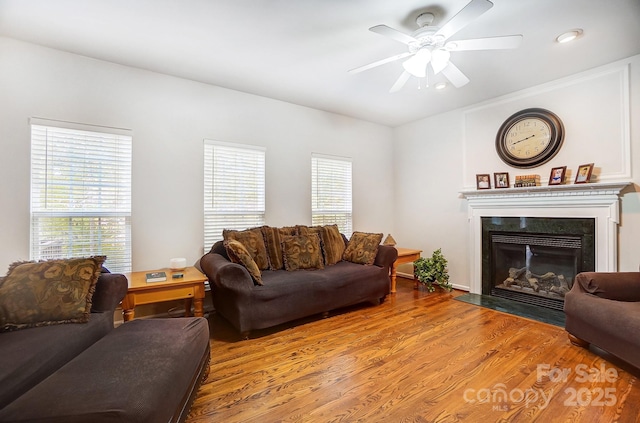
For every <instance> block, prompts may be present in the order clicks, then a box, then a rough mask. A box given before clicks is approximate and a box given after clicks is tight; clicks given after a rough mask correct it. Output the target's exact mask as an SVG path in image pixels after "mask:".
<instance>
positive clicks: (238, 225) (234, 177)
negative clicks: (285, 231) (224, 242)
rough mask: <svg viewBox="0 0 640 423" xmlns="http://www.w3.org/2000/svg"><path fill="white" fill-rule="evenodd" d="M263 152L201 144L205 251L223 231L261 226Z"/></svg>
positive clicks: (219, 144) (263, 206) (231, 145)
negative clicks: (202, 150) (202, 152)
mask: <svg viewBox="0 0 640 423" xmlns="http://www.w3.org/2000/svg"><path fill="white" fill-rule="evenodd" d="M264 175H265V149H264V148H261V147H253V146H248V145H240V144H228V143H222V142H215V141H208V140H205V142H204V248H205V251H209V249H210V248H211V246H212V245H213V244H214V243H215V242H216V241H219V240H221V239H222V230H223V229H247V228H252V227H256V226H262V225H264V210H265V176H264Z"/></svg>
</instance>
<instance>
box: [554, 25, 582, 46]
mask: <svg viewBox="0 0 640 423" xmlns="http://www.w3.org/2000/svg"><path fill="white" fill-rule="evenodd" d="M581 35H582V30H581V29H579V28H577V29H572V30H571V31H567V32H565V33H564V34H560V35H558V37H557V38H556V41H557V42H558V43H560V44H564V43H568V42H570V41H573V40H575V39H576V38H578V37H580V36H581Z"/></svg>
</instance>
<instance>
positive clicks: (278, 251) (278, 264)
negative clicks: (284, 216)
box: [262, 226, 298, 270]
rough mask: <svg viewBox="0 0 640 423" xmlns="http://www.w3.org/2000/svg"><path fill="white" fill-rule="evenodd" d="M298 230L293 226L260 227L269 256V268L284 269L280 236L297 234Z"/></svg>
mask: <svg viewBox="0 0 640 423" xmlns="http://www.w3.org/2000/svg"><path fill="white" fill-rule="evenodd" d="M297 234H298V230H297V228H296V227H295V226H285V227H282V228H273V227H271V226H263V227H262V235H263V236H264V243H265V246H266V248H267V255H268V256H269V264H270V267H269V269H271V270H280V269H284V258H283V254H282V237H283V236H290V235H297Z"/></svg>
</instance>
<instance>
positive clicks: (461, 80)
mask: <svg viewBox="0 0 640 423" xmlns="http://www.w3.org/2000/svg"><path fill="white" fill-rule="evenodd" d="M442 74H443V75H444V76H445V77H446V78H447V79H448V80H449V81H450V82H451V83H452V84H453V86H454V87H456V88H460V87H462V86H464V85H467V84H468V83H469V78H467V77H466V76H465V74H463V73H462V71H460V69H458V67H457V66H456V65H454V64H453V63H451V62H449V64H448V65H447V66H446V67H445V68H444V69H442Z"/></svg>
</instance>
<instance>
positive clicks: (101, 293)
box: [91, 273, 129, 312]
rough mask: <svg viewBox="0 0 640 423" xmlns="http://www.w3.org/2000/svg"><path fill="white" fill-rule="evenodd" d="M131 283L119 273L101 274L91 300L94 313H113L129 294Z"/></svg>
mask: <svg viewBox="0 0 640 423" xmlns="http://www.w3.org/2000/svg"><path fill="white" fill-rule="evenodd" d="M128 288H129V282H128V281H127V278H126V276H124V275H121V274H119V273H101V274H100V277H99V278H98V283H96V290H95V292H94V293H93V298H92V300H91V311H92V312H105V311H111V312H113V311H114V310H115V309H116V307H117V306H118V304H120V302H121V301H122V299H123V298H124V296H125V295H126V294H127V289H128Z"/></svg>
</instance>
